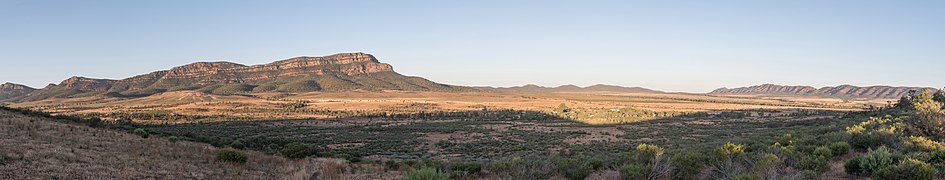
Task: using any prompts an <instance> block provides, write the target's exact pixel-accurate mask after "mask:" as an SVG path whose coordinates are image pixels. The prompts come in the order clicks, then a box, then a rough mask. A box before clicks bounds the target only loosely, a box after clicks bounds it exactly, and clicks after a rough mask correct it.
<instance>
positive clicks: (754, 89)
mask: <svg viewBox="0 0 945 180" xmlns="http://www.w3.org/2000/svg"><path fill="white" fill-rule="evenodd" d="M922 89H933V90H934V89H935V88H929V87H902V86H900V87H894V86H883V85H876V86H863V87H860V86H853V85H839V86H826V87H821V88H815V87H813V86H786V85H776V84H762V85H754V86H749V87H738V88H731V89H730V88H725V87H723V88H719V89H715V90H713V91H712V92H709V93H708V94H716V95H778V96H817V97H837V98H878V99H895V98H900V97H902V96H905V95H908V94H909V93H910V92H911V91H919V90H922Z"/></svg>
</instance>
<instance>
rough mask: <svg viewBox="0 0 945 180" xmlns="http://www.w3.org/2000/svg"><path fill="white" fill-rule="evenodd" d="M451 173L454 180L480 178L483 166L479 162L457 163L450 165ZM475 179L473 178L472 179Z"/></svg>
mask: <svg viewBox="0 0 945 180" xmlns="http://www.w3.org/2000/svg"><path fill="white" fill-rule="evenodd" d="M450 171H451V173H450V174H452V176H453V179H460V178H462V177H470V176H478V175H479V172H481V171H482V164H479V163H477V162H455V163H453V164H450ZM470 178H473V177H470Z"/></svg>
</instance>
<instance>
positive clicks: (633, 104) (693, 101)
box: [11, 91, 886, 122]
mask: <svg viewBox="0 0 945 180" xmlns="http://www.w3.org/2000/svg"><path fill="white" fill-rule="evenodd" d="M273 97H279V98H280V99H278V100H277V98H273ZM299 100H301V101H307V102H308V103H307V105H308V106H307V107H305V108H306V109H325V110H337V111H390V110H389V109H390V108H402V107H409V106H411V105H415V104H423V105H426V106H422V107H417V108H419V110H424V111H469V110H481V109H482V108H483V107H488V108H499V109H517V110H538V111H545V110H551V109H554V108H555V107H557V106H558V105H559V104H567V105H568V106H569V107H572V108H633V109H645V110H652V111H673V112H703V111H725V110H743V109H793V108H802V109H827V110H859V109H861V108H862V107H864V105H867V104H871V105H883V104H885V102H886V100H866V99H838V98H817V97H765V96H716V95H704V94H684V93H653V94H648V93H606V92H599V93H500V92H470V93H443V92H407V91H385V92H342V93H323V92H313V93H303V94H272V93H263V94H253V95H250V96H237V95H232V96H222V95H208V94H203V93H199V92H193V91H180V92H168V93H162V94H157V95H153V96H149V97H143V98H135V99H119V98H107V97H99V98H95V97H87V98H72V99H51V100H44V101H37V102H26V103H18V104H13V105H11V106H12V107H26V108H31V109H34V110H41V111H45V112H53V113H64V114H87V113H109V112H136V111H153V110H162V111H171V112H174V113H176V114H182V115H202V116H214V115H226V116H228V117H243V118H246V119H270V118H277V119H281V118H288V119H292V118H331V117H330V116H328V115H320V114H314V113H306V112H304V111H285V108H284V107H281V106H279V104H282V103H287V102H292V101H299ZM424 108H426V109H424ZM243 109H248V110H243ZM234 110H237V111H234ZM414 110H417V109H414ZM135 120H136V121H139V122H147V121H146V120H143V119H135ZM157 121H159V122H164V121H163V120H157Z"/></svg>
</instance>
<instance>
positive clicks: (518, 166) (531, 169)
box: [489, 156, 556, 179]
mask: <svg viewBox="0 0 945 180" xmlns="http://www.w3.org/2000/svg"><path fill="white" fill-rule="evenodd" d="M489 169H490V170H492V172H495V173H496V174H498V175H499V176H500V179H548V178H551V176H553V175H554V172H555V170H556V169H555V168H554V165H553V164H551V163H550V160H548V159H547V158H545V157H541V156H528V157H525V158H521V157H510V158H505V159H500V160H496V161H493V162H491V163H490V164H489Z"/></svg>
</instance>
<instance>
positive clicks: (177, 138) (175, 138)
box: [167, 136, 180, 142]
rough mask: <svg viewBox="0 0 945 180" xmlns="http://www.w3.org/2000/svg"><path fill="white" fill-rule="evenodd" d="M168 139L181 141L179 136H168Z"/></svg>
mask: <svg viewBox="0 0 945 180" xmlns="http://www.w3.org/2000/svg"><path fill="white" fill-rule="evenodd" d="M167 140H168V141H171V142H177V141H180V138H179V137H177V136H171V137H168V138H167Z"/></svg>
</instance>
